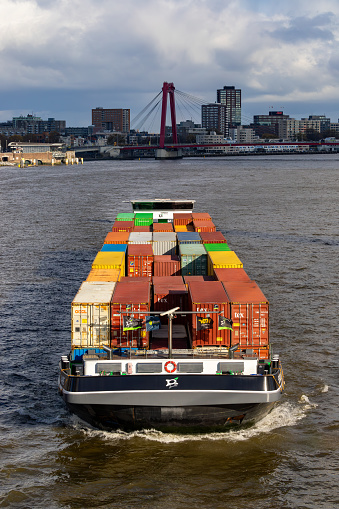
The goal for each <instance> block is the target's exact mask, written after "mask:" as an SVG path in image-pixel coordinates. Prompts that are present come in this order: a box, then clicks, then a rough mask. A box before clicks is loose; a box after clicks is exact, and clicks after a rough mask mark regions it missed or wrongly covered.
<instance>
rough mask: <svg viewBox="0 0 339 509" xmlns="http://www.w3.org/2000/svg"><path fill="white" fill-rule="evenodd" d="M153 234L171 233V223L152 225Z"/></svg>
mask: <svg viewBox="0 0 339 509" xmlns="http://www.w3.org/2000/svg"><path fill="white" fill-rule="evenodd" d="M153 231H154V232H173V224H172V223H153Z"/></svg>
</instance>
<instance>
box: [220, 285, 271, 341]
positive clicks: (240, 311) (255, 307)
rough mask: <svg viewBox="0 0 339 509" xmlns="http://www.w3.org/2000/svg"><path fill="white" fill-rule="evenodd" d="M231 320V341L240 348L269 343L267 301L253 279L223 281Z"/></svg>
mask: <svg viewBox="0 0 339 509" xmlns="http://www.w3.org/2000/svg"><path fill="white" fill-rule="evenodd" d="M222 284H223V286H224V288H225V291H226V294H227V296H228V300H229V302H230V318H231V319H232V320H233V333H232V343H240V348H245V347H246V348H251V347H262V346H267V345H268V344H269V332H268V327H269V323H268V321H269V302H268V300H267V299H266V297H265V295H264V294H263V292H262V291H261V290H260V288H259V286H258V285H257V283H256V282H255V281H249V282H243V281H237V282H223V283H222Z"/></svg>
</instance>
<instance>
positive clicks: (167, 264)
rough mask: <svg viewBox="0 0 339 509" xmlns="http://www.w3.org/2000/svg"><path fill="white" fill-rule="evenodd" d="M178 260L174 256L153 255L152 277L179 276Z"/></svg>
mask: <svg viewBox="0 0 339 509" xmlns="http://www.w3.org/2000/svg"><path fill="white" fill-rule="evenodd" d="M180 271H181V268H180V259H179V256H176V255H154V262H153V274H154V276H179V275H180Z"/></svg>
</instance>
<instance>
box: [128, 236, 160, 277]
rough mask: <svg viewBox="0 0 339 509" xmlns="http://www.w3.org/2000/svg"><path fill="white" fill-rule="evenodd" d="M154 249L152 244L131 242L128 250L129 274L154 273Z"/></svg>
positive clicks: (133, 275) (143, 274) (131, 275)
mask: <svg viewBox="0 0 339 509" xmlns="http://www.w3.org/2000/svg"><path fill="white" fill-rule="evenodd" d="M153 258H154V255H153V249H152V246H151V244H129V245H128V252H127V276H128V277H133V278H135V277H138V276H141V277H144V276H150V277H151V276H152V275H153Z"/></svg>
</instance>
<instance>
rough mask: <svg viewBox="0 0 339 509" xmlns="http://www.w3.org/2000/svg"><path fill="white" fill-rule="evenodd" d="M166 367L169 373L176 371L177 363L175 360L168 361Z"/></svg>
mask: <svg viewBox="0 0 339 509" xmlns="http://www.w3.org/2000/svg"><path fill="white" fill-rule="evenodd" d="M164 368H165V371H167V373H174V371H175V370H176V369H177V365H176V363H175V362H174V361H167V362H166V364H165V366H164Z"/></svg>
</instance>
